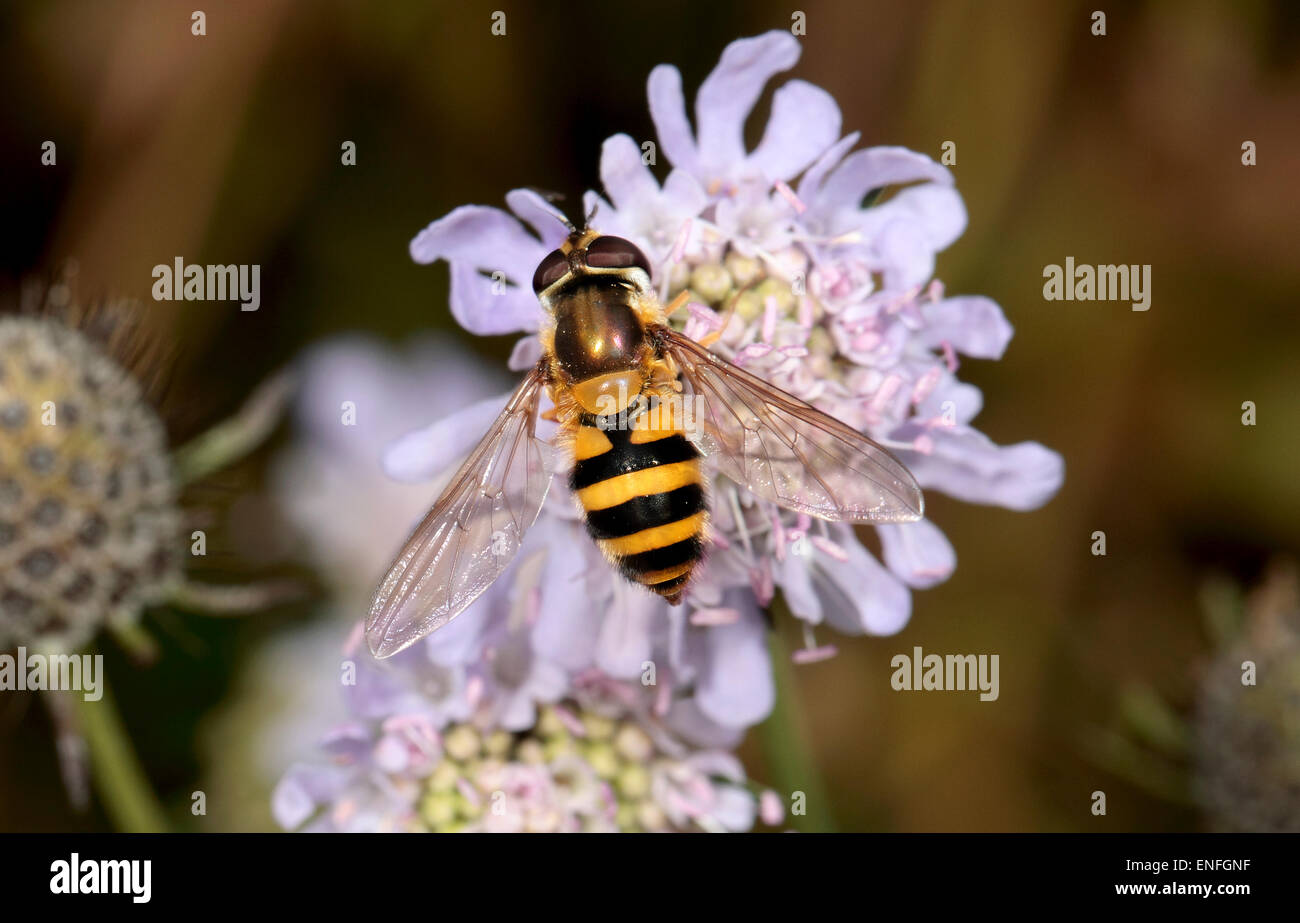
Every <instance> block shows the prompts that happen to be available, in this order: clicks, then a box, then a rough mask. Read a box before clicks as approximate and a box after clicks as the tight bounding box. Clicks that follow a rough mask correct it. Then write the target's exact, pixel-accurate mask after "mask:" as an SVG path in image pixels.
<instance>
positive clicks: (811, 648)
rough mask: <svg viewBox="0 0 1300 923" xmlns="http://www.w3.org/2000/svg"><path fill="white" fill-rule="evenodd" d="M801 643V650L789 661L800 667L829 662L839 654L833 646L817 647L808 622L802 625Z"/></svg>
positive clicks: (792, 655)
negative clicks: (824, 661)
mask: <svg viewBox="0 0 1300 923" xmlns="http://www.w3.org/2000/svg"><path fill="white" fill-rule="evenodd" d="M803 643H804V646H803V647H802V648H800V649H799V650H797V651H795V652H794V653H793V654H791V655H790V659H791V660H792V661H794V662H795V663H796V664H798V665H800V666H802V665H804V664H809V663H817V662H818V661H822V660H829V659H830V658H832V657H834V656H835V655H836V654H837V653H839V651H838V649H837V648H836V647H835V645H833V644H824V645H822V646H820V647H818V646H817V638H816V636H815V635H814V634H813V627H812V625H810V624H809V623H808V622H804V623H803Z"/></svg>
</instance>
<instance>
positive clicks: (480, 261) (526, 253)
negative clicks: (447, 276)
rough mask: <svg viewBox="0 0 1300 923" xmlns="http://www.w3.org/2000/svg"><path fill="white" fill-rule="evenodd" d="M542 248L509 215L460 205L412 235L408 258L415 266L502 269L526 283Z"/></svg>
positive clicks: (484, 208)
mask: <svg viewBox="0 0 1300 923" xmlns="http://www.w3.org/2000/svg"><path fill="white" fill-rule="evenodd" d="M546 249H547V248H546V247H544V246H543V245H542V243H541V242H540V241H539V240H537V238H535V237H533V236H532V235H531V234H529V233H528V232H527V231H526V230H524V226H523V225H522V224H520V223H519V221H518V220H517V219H515V217H514V216H513V215H509V214H507V213H506V212H503V211H502V210H501V209H499V208H492V207H490V206H487V205H462V206H461V207H460V208H457V209H455V210H453V211H452V212H450V213H449V214H447V215H444V216H443V217H441V218H439V219H438V220H437V221H435V222H433V223H432V224H430V225H429V226H428V227H426V228H425V229H424V230H423V231H421V232H420V233H419V234H416V235H415V239H414V240H412V241H411V258H412V259H413V260H415V261H416V262H417V263H433V262H435V261H437V260H446V261H447V262H449V263H468V264H469V265H470V266H472V267H474V268H475V269H486V270H489V271H491V270H493V269H503V270H505V272H506V273H507V274H508V275H510V276H512V277H513V278H515V279H522V280H524V281H525V282H530V281H531V280H532V276H533V270H534V269H536V268H537V264H538V263H540V262H541V260H542V257H544V256H545V255H546Z"/></svg>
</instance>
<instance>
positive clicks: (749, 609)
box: [695, 591, 776, 727]
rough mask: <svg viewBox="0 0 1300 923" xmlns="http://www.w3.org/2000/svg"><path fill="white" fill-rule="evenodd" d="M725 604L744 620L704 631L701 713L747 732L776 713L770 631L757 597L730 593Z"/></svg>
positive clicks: (698, 693)
mask: <svg viewBox="0 0 1300 923" xmlns="http://www.w3.org/2000/svg"><path fill="white" fill-rule="evenodd" d="M726 605H728V606H731V607H733V608H736V609H739V610H740V611H741V612H742V613H744V615H743V617H742V618H740V619H739V620H738V621H736V622H734V623H732V624H730V625H716V626H713V627H710V628H706V629H702V630H703V631H704V633H705V634H704V664H703V666H702V667H701V669H700V672H699V676H698V678H697V680H696V694H695V695H696V701H698V702H699V705H700V711H702V712H703V713H704V714H705V715H706V716H708V717H710V718H712V719H713V720H714V721H717V722H718V723H719V724H724V725H728V726H731V727H748V726H749V725H752V724H757V723H758V722H760V721H762V720H763V719H764V718H766V717H767V716H768V714H769V713H770V712H771V711H772V704H773V702H775V700H776V687H775V685H774V683H773V681H772V663H771V661H770V659H769V658H768V652H767V627H766V625H765V624H764V622H763V617H762V615H761V614H760V613H759V611H758V608H757V607H756V606H755V605H754V601H753V597H752V596H750V595H749V594H747V593H744V592H738V591H731V592H729V593H728V594H727V595H726Z"/></svg>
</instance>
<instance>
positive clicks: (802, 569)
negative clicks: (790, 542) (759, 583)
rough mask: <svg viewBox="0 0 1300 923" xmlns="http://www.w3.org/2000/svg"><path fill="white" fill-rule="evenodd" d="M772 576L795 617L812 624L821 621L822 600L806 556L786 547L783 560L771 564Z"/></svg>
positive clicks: (810, 564) (810, 563)
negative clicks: (814, 584) (814, 583)
mask: <svg viewBox="0 0 1300 923" xmlns="http://www.w3.org/2000/svg"><path fill="white" fill-rule="evenodd" d="M808 547H809V548H811V547H812V546H811V545H809V546H808ZM772 577H773V580H774V581H775V583H776V585H777V586H779V587H780V588H781V595H782V596H783V597H784V598H785V602H786V605H787V606H789V607H790V612H791V613H792V614H793V615H794V616H795V617H796V618H801V619H803V620H804V621H805V622H811V623H812V624H814V625H816V624H818V623H819V622H821V620H822V601H821V597H820V596H819V595H818V594H817V590H816V588H815V587H814V586H813V575H812V562H811V561H810V560H809V559H808V558H807V557H806V556H804V555H800V554H795V552H794V548H793V547H787V548H786V552H785V560H784V561H777V562H776V563H775V564H774V565H773V567H772Z"/></svg>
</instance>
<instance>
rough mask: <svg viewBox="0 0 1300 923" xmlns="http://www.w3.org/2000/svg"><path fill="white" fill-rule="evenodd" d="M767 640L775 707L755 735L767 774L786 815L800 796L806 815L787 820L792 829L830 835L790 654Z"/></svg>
mask: <svg viewBox="0 0 1300 923" xmlns="http://www.w3.org/2000/svg"><path fill="white" fill-rule="evenodd" d="M777 618H778V619H779V618H780V616H779V615H778V616H777ZM770 638H771V641H770V642H769V647H770V651H771V658H772V674H773V679H774V681H775V683H776V704H775V705H774V706H773V707H772V714H771V715H769V716H768V718H767V720H766V721H764V722H763V723H762V724H761V725H759V728H758V733H759V740H760V742H761V744H762V748H763V756H764V758H765V760H766V762H767V768H768V772H770V773H771V780H772V788H774V789H775V790H776V791H777V792H778V793H780V794H781V795H782V797H783V798H784V799H785V806H786V810H787V811H789V810H790V809H791V806H792V804H793V803H794V802H793V801H792V795H793V794H794V793H795V792H803V793H804V796H805V798H804V808H805V811H806V813H805V814H803V815H802V816H800V815H793V816H791V817H790V820H791V823H792V825H793V826H795V827H797V828H798V829H800V830H802V831H804V832H806V833H833V832H834V831H835V819H834V815H833V813H832V812H831V809H830V804H831V802H830V796H829V795H828V794H827V792H826V784H825V782H824V781H823V780H822V777H821V772H820V771H819V770H818V768H817V761H816V760H815V759H814V757H813V752H812V746H811V744H810V742H809V739H808V734H807V731H806V730H805V728H804V722H803V720H802V719H803V708H802V707H801V703H800V701H799V690H798V684H797V683H796V682H795V678H794V665H793V664H792V663H791V661H790V650H789V647H788V645H786V643H785V642H784V641H783V640H782V639H781V637H780V636H779V635H778V634H777V633H776V632H772V633H771V635H770Z"/></svg>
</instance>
